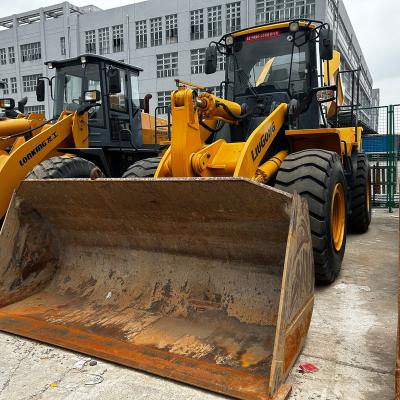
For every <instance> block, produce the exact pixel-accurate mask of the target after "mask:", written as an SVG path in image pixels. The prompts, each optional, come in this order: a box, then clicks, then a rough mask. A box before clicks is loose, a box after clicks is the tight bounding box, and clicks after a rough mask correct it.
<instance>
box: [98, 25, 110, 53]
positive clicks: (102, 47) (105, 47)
mask: <svg viewBox="0 0 400 400" xmlns="http://www.w3.org/2000/svg"><path fill="white" fill-rule="evenodd" d="M109 52H110V29H109V28H100V29H99V54H108V53H109Z"/></svg>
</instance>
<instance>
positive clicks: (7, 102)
mask: <svg viewBox="0 0 400 400" xmlns="http://www.w3.org/2000/svg"><path fill="white" fill-rule="evenodd" d="M0 108H4V109H5V110H13V109H14V108H15V101H14V99H0Z"/></svg>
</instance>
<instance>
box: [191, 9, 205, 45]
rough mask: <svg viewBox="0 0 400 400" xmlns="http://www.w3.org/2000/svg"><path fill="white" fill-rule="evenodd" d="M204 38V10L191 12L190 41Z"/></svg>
mask: <svg viewBox="0 0 400 400" xmlns="http://www.w3.org/2000/svg"><path fill="white" fill-rule="evenodd" d="M203 38H204V14H203V10H202V9H201V10H194V11H190V39H191V40H198V39H203Z"/></svg>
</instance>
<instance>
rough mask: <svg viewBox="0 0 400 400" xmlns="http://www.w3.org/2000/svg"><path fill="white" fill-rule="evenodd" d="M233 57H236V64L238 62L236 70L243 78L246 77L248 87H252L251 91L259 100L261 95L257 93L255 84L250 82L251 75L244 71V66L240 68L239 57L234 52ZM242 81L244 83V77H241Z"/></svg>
mask: <svg viewBox="0 0 400 400" xmlns="http://www.w3.org/2000/svg"><path fill="white" fill-rule="evenodd" d="M233 57H234V59H235V64H236V67H237V68H236V72H238V73H239V74H240V75H239V76H240V77H242V78H244V81H245V83H246V85H247V88H248V89H250V91H251V93H252V94H253V96H254V97H255V98H256V99H257V100H259V98H260V97H259V95H258V94H257V92H256V91H255V89H254V86H253V85H252V84H251V82H250V77H249V76H247V74H246V73H245V72H244V71H243V69H242V68H240V67H239V63H238V61H237V58H236V55H235V54H234V55H233ZM240 82H241V83H242V82H243V81H242V79H240Z"/></svg>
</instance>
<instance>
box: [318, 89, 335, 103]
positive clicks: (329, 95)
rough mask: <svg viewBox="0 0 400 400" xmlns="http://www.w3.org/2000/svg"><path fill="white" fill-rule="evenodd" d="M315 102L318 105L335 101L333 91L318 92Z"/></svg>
mask: <svg viewBox="0 0 400 400" xmlns="http://www.w3.org/2000/svg"><path fill="white" fill-rule="evenodd" d="M317 100H318V102H320V103H327V102H330V101H333V100H335V91H334V90H331V89H327V90H320V91H319V92H318V93H317Z"/></svg>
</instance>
